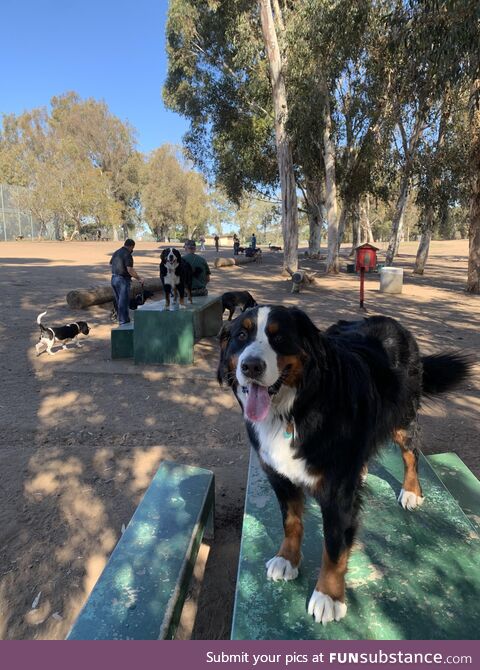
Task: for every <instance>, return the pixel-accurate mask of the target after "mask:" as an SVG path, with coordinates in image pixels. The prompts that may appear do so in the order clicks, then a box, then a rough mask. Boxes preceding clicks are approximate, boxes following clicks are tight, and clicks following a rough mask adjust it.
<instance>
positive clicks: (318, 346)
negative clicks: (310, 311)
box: [288, 307, 325, 365]
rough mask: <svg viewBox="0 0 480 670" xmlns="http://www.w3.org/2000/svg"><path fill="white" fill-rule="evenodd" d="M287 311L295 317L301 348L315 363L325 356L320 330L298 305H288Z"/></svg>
mask: <svg viewBox="0 0 480 670" xmlns="http://www.w3.org/2000/svg"><path fill="white" fill-rule="evenodd" d="M288 311H289V312H290V314H291V315H292V316H293V318H294V319H295V324H296V326H297V331H298V334H299V335H300V339H301V341H302V348H303V349H304V351H305V353H306V354H307V355H308V356H309V358H310V360H311V362H312V363H313V364H314V365H316V364H317V363H319V362H320V361H321V360H323V359H324V357H325V350H324V347H323V343H322V336H321V333H320V330H319V329H318V328H317V326H316V325H315V324H314V323H313V321H312V320H311V319H310V317H309V316H307V314H305V312H303V311H302V310H301V309H299V308H298V307H289V308H288Z"/></svg>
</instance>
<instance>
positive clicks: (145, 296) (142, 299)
mask: <svg viewBox="0 0 480 670" xmlns="http://www.w3.org/2000/svg"><path fill="white" fill-rule="evenodd" d="M154 295H155V294H154V293H153V291H149V290H148V289H143V290H142V291H141V292H140V293H137V294H136V295H134V296H133V298H130V300H129V302H128V309H133V310H135V309H137V308H138V307H140V305H144V304H145V303H146V301H147V300H150V299H151V298H153V296H154ZM110 318H111V319H112V321H117V319H118V305H117V300H116V298H115V296H113V308H112V312H111V314H110Z"/></svg>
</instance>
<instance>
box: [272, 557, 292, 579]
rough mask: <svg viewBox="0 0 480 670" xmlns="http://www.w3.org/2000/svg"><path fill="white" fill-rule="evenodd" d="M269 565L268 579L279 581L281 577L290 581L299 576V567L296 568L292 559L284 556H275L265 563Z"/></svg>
mask: <svg viewBox="0 0 480 670" xmlns="http://www.w3.org/2000/svg"><path fill="white" fill-rule="evenodd" d="M265 565H266V566H267V579H272V580H273V581H274V582H278V581H280V580H281V579H283V580H284V581H286V582H288V581H289V580H290V579H296V578H297V577H298V568H294V567H293V565H292V564H291V563H290V561H287V559H286V558H283V557H282V556H274V557H273V558H271V559H270V560H269V561H267V562H266V563H265Z"/></svg>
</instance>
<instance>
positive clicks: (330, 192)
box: [322, 79, 339, 273]
mask: <svg viewBox="0 0 480 670" xmlns="http://www.w3.org/2000/svg"><path fill="white" fill-rule="evenodd" d="M322 88H323V95H324V102H323V161H324V164H325V191H326V199H325V205H326V210H327V225H328V249H327V267H326V270H325V271H326V272H327V273H338V271H339V262H338V216H337V183H336V179H335V144H334V142H333V140H332V117H331V113H330V100H329V93H328V87H327V82H326V81H325V80H324V79H322Z"/></svg>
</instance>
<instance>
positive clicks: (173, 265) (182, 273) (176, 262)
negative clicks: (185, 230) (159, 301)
mask: <svg viewBox="0 0 480 670" xmlns="http://www.w3.org/2000/svg"><path fill="white" fill-rule="evenodd" d="M160 258H161V262H160V279H161V280H162V286H163V290H164V293H165V307H167V308H168V307H170V296H171V295H172V293H173V297H174V300H175V301H176V300H177V296H178V295H180V305H184V304H185V292H186V293H187V296H188V302H190V303H191V302H192V282H193V277H194V274H195V275H196V274H197V272H198V273H201V269H200V268H196V272H195V273H194V272H193V271H192V268H191V266H190V264H189V263H187V261H184V260H183V258H182V255H181V254H180V252H179V251H178V249H174V248H173V247H168V248H167V249H164V250H163V251H162V254H161V256H160Z"/></svg>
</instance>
